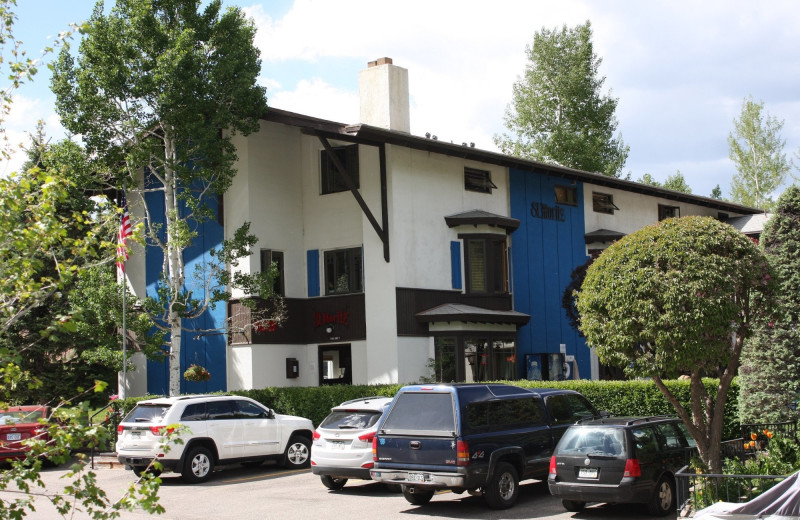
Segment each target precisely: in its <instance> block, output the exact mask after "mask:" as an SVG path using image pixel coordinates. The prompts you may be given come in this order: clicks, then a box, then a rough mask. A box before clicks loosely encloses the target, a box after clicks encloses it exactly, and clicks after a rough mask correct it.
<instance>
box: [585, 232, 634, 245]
mask: <svg viewBox="0 0 800 520" xmlns="http://www.w3.org/2000/svg"><path fill="white" fill-rule="evenodd" d="M624 236H625V233H621V232H619V231H611V230H610V229H598V230H596V231H590V232H589V233H586V235H584V238H585V239H586V243H587V244H592V243H594V242H614V241H616V240H619V239H620V238H622V237H624Z"/></svg>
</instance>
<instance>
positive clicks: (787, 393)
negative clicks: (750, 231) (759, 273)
mask: <svg viewBox="0 0 800 520" xmlns="http://www.w3.org/2000/svg"><path fill="white" fill-rule="evenodd" d="M761 244H762V246H763V247H764V250H765V252H766V253H767V257H768V258H769V260H770V263H771V264H772V266H773V269H774V271H775V274H776V277H777V281H778V284H779V286H780V291H779V293H778V294H779V295H780V296H779V313H778V317H776V318H775V319H774V320H773V321H771V322H768V323H763V324H761V326H760V327H759V329H758V331H757V333H756V334H755V335H754V336H753V337H752V338H751V340H750V341H748V342H747V344H746V346H745V350H744V353H743V362H742V367H741V368H740V370H739V388H740V390H739V391H740V396H739V418H740V420H741V421H742V422H748V423H755V422H775V421H790V420H791V421H796V420H798V419H800V411H798V410H797V404H798V401H800V188H798V187H797V186H791V187H789V188H788V189H787V190H786V191H784V192H783V194H782V195H781V196H780V198H779V199H778V204H777V209H776V211H775V214H774V215H773V216H772V217H771V218H770V219H769V221H767V224H766V225H765V226H764V232H763V233H762V234H761Z"/></svg>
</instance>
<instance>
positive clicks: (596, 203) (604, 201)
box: [592, 192, 619, 215]
mask: <svg viewBox="0 0 800 520" xmlns="http://www.w3.org/2000/svg"><path fill="white" fill-rule="evenodd" d="M592 209H594V211H596V212H597V213H608V214H609V215H613V214H614V211H615V210H616V211H619V208H618V207H616V206H615V205H614V197H613V196H612V195H609V194H608V193H596V192H592Z"/></svg>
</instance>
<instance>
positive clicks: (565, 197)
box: [555, 184, 578, 206]
mask: <svg viewBox="0 0 800 520" xmlns="http://www.w3.org/2000/svg"><path fill="white" fill-rule="evenodd" d="M555 193H556V204H566V205H567V206H577V205H578V190H577V189H575V187H574V186H560V185H558V184H556V186H555Z"/></svg>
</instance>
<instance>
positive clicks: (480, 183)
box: [464, 168, 497, 193]
mask: <svg viewBox="0 0 800 520" xmlns="http://www.w3.org/2000/svg"><path fill="white" fill-rule="evenodd" d="M464 189H465V190H467V191H477V192H478V193H491V192H492V190H496V189H497V186H495V185H494V183H493V182H492V173H491V172H489V171H486V170H476V169H475V168H464Z"/></svg>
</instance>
